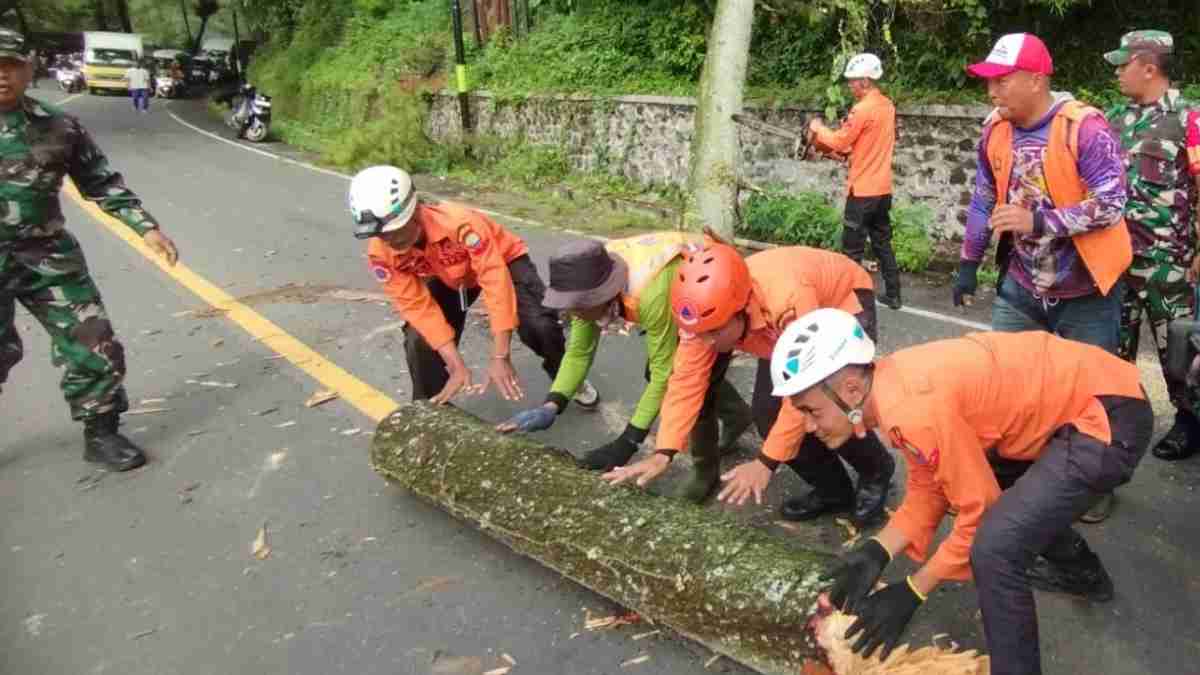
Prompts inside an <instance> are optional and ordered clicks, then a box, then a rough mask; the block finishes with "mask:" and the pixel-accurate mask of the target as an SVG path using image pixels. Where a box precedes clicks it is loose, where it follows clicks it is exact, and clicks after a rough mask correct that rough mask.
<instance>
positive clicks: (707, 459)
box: [667, 413, 721, 504]
mask: <svg viewBox="0 0 1200 675" xmlns="http://www.w3.org/2000/svg"><path fill="white" fill-rule="evenodd" d="M717 438H718V434H717V416H716V415H715V414H711V413H710V414H708V415H701V416H700V419H698V420H696V426H694V427H692V435H691V436H690V438H689V440H688V452H689V453H690V454H691V456H692V473H691V475H689V476H688V477H687V478H685V479H683V481H682V482H680V483H677V484H676V485H674V486H673V487H672V488H671V489H670V490H668V492H667V495H668V496H670V497H674V498H676V499H682V500H685V501H689V502H692V503H693V504H701V503H703V502H704V500H705V499H708V496H709V495H710V494H712V493H713V490H715V489H716V488H717V484H718V483H720V480H721V452H720V449H719V448H718V447H717Z"/></svg>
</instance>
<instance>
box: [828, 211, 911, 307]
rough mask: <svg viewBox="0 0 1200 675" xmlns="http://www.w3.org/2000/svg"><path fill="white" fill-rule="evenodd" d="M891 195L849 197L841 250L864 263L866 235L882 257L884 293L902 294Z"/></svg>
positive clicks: (880, 257)
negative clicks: (895, 246) (893, 237)
mask: <svg viewBox="0 0 1200 675" xmlns="http://www.w3.org/2000/svg"><path fill="white" fill-rule="evenodd" d="M891 211H892V196H891V195H884V196H882V197H853V196H851V197H847V198H846V212H845V220H846V226H845V227H844V228H843V229H842V252H843V253H845V254H846V256H847V257H849V258H850V259H851V260H853V261H854V262H856V263H858V264H860V265H861V264H862V261H863V254H865V253H866V248H867V239H868V238H870V240H871V250H872V251H874V252H875V258H876V259H878V260H879V272H880V274H881V275H882V276H883V288H884V295H886V296H887V297H899V295H900V266H899V265H898V264H897V263H896V253H895V252H894V251H893V250H892V218H891Z"/></svg>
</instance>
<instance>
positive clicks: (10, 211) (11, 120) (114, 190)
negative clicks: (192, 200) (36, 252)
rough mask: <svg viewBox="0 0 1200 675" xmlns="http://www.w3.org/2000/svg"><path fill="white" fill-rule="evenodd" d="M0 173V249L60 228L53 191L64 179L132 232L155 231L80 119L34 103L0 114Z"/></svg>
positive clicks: (59, 211) (59, 209)
mask: <svg viewBox="0 0 1200 675" xmlns="http://www.w3.org/2000/svg"><path fill="white" fill-rule="evenodd" d="M0 171H2V172H3V174H2V175H3V177H2V178H0V245H2V244H5V243H8V242H13V241H19V240H23V239H32V238H39V237H51V236H54V235H56V234H58V233H59V232H60V231H61V230H62V229H63V226H64V224H65V223H64V218H63V213H62V206H61V205H60V204H59V196H58V193H59V191H60V190H61V189H62V185H63V178H64V177H66V176H70V177H71V180H73V181H74V182H75V186H76V187H77V188H79V192H80V194H82V195H83V196H84V198H86V199H89V200H91V201H94V202H96V204H98V205H99V206H100V208H101V209H103V210H104V211H105V212H107V213H109V214H111V215H112V216H114V217H116V218H117V219H118V220H120V221H121V222H123V223H125V224H126V225H128V226H129V228H130V229H132V230H133V231H134V232H137V233H138V234H145V233H146V231H147V230H150V229H153V228H154V227H157V224H156V223H155V222H154V218H153V217H151V216H150V214H149V213H147V212H146V211H145V210H144V209H143V208H142V203H141V200H139V199H138V197H137V195H135V194H134V193H133V192H132V191H131V190H129V189H128V188H126V187H125V183H124V181H123V180H122V178H121V174H119V173H117V172H116V171H113V170H112V168H111V167H110V166H109V164H108V159H107V158H105V156H104V153H103V152H101V151H100V148H99V146H97V145H96V142H95V141H94V140H92V136H91V134H89V133H88V132H87V130H86V129H84V128H83V125H82V124H80V123H79V120H77V119H75V118H74V117H73V116H71V115H68V114H66V113H64V112H62V111H61V110H58V109H57V108H54V107H52V106H49V105H46V104H44V103H42V102H40V101H37V100H35V99H32V98H29V97H26V98H25V99H24V101H23V102H22V105H21V108H19V109H17V110H14V111H12V112H8V113H2V114H0Z"/></svg>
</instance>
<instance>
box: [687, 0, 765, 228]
mask: <svg viewBox="0 0 1200 675" xmlns="http://www.w3.org/2000/svg"><path fill="white" fill-rule="evenodd" d="M753 24H754V0H717V10H716V13H715V15H714V16H713V23H712V29H711V31H710V32H709V37H708V54H707V55H706V56H705V58H704V72H703V73H702V74H701V75H700V98H699V101H698V103H697V106H696V133H695V137H694V138H693V140H692V172H691V182H692V185H691V188H692V193H693V194H694V195H695V199H696V209H697V211H698V212H699V213H698V215H699V217H700V219H701V223H702V224H704V225H707V226H709V227H711V228H713V230H715V231H716V232H717V233H718V234H720V235H721V236H722V237H724V238H725V239H727V240H729V241H732V240H733V228H734V224H735V221H736V219H737V216H736V213H735V211H734V206H735V201H736V200H737V187H738V176H737V172H738V165H739V164H740V161H739V160H740V154H741V153H740V152H739V150H738V136H737V127H736V126H735V124H734V121H733V115H734V114H735V113H739V112H741V110H742V94H743V92H744V90H745V88H746V67H747V66H748V65H749V63H750V32H751V27H752V25H753Z"/></svg>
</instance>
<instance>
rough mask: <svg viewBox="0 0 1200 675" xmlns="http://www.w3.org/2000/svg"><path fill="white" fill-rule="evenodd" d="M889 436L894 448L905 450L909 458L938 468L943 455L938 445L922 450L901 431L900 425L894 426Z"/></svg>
mask: <svg viewBox="0 0 1200 675" xmlns="http://www.w3.org/2000/svg"><path fill="white" fill-rule="evenodd" d="M888 436H889V437H890V440H891V442H892V447H893V448H897V449H899V450H903V451H904V452H905V453H906V455H907V456H908V457H909V459H911V460H913V461H914V462H916V463H917V464H919V465H920V466H928V467H930V468H933V469H936V468H937V466H938V463H939V462H940V461H941V458H942V455H941V452H940V451H939V450H938V449H937V447H933V448H930V449H929V450H922V449H920V448H918V447H917V446H915V445H913V444H912V443H910V442H909V441H908V439H907V438H905V437H904V434H903V433H902V432H901V431H900V428H899V427H892V430H891V431H890V432H889V433H888Z"/></svg>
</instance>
